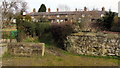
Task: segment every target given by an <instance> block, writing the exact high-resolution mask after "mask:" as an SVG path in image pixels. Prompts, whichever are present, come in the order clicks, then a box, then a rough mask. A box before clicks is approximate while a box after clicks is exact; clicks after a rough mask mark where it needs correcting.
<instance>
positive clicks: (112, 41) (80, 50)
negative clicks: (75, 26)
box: [65, 32, 120, 56]
mask: <svg viewBox="0 0 120 68" xmlns="http://www.w3.org/2000/svg"><path fill="white" fill-rule="evenodd" d="M65 47H66V50H67V51H69V52H72V53H75V54H82V55H93V56H120V35H119V34H105V33H90V32H88V33H84V32H80V33H76V34H72V35H71V36H68V37H67V40H66V41H65Z"/></svg>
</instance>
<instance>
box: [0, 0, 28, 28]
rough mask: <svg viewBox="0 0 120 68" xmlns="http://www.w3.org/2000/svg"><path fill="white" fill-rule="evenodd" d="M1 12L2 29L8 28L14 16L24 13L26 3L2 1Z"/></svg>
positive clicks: (13, 0) (21, 1) (14, 0)
mask: <svg viewBox="0 0 120 68" xmlns="http://www.w3.org/2000/svg"><path fill="white" fill-rule="evenodd" d="M0 8H1V9H2V10H1V12H2V22H3V27H5V26H8V25H9V24H10V23H11V21H12V20H13V18H14V14H16V13H20V12H21V11H26V8H27V3H26V2H25V1H23V0H3V1H2V5H1V7H0Z"/></svg>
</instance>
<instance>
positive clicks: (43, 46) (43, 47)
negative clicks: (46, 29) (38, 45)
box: [42, 43, 45, 56]
mask: <svg viewBox="0 0 120 68" xmlns="http://www.w3.org/2000/svg"><path fill="white" fill-rule="evenodd" d="M42 44H43V45H42V56H44V55H45V44H44V43H42Z"/></svg>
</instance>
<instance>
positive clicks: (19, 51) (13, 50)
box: [7, 43, 45, 56]
mask: <svg viewBox="0 0 120 68" xmlns="http://www.w3.org/2000/svg"><path fill="white" fill-rule="evenodd" d="M7 47H8V52H9V53H10V54H11V55H17V56H32V55H42V56H44V51H45V45H44V43H9V44H8V46H7Z"/></svg>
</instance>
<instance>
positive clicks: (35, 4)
mask: <svg viewBox="0 0 120 68" xmlns="http://www.w3.org/2000/svg"><path fill="white" fill-rule="evenodd" d="M25 1H27V2H28V6H29V8H28V9H29V10H28V11H29V12H32V9H33V8H36V10H37V11H38V9H39V7H40V5H41V4H42V3H43V4H45V5H46V7H47V8H51V11H56V8H59V6H60V5H67V6H68V7H69V8H70V10H71V11H74V10H75V8H78V9H83V8H84V6H86V7H88V8H89V10H91V9H93V8H96V9H99V10H101V7H103V6H104V7H105V8H106V10H109V9H111V10H112V11H115V12H118V2H119V1H120V0H25Z"/></svg>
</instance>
